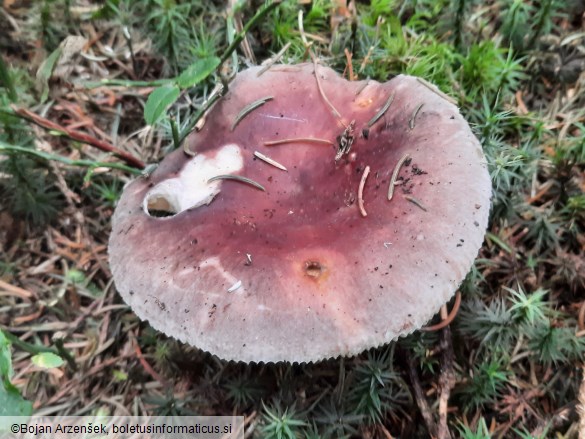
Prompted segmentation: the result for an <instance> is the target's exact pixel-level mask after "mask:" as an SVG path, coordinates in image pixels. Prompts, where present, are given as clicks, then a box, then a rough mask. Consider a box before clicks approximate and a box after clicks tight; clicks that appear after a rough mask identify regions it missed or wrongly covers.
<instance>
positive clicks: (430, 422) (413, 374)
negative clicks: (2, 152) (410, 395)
mask: <svg viewBox="0 0 585 439" xmlns="http://www.w3.org/2000/svg"><path fill="white" fill-rule="evenodd" d="M405 357H406V358H407V359H408V360H407V361H408V376H409V377H410V382H411V383H412V388H413V390H414V399H415V400H416V405H418V408H419V410H420V413H421V415H422V417H423V420H424V421H425V425H426V426H427V430H428V432H429V436H431V437H437V424H436V423H435V420H434V419H433V414H432V412H431V408H430V406H429V403H428V401H427V399H426V397H425V394H424V392H423V389H422V386H421V384H420V379H419V377H418V372H417V371H416V363H415V357H414V355H406V356H405Z"/></svg>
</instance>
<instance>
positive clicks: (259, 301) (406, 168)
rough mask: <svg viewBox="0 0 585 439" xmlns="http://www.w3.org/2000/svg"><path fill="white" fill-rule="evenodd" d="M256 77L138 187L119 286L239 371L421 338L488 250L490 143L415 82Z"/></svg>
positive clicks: (233, 90) (114, 264)
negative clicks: (485, 148) (418, 333)
mask: <svg viewBox="0 0 585 439" xmlns="http://www.w3.org/2000/svg"><path fill="white" fill-rule="evenodd" d="M315 69H317V76H315ZM259 70H260V68H250V69H248V70H246V71H244V72H242V73H240V74H239V75H238V76H237V77H236V78H235V80H234V81H233V83H232V85H230V90H229V92H228V93H227V94H226V96H225V97H223V98H222V99H221V100H220V101H219V102H218V103H217V104H216V105H215V106H214V107H213V109H212V110H211V111H210V113H209V114H208V116H207V119H206V123H205V125H204V126H203V127H202V129H201V130H200V131H198V132H193V133H192V134H191V135H190V137H189V138H188V139H187V144H186V145H185V148H186V149H187V152H189V154H186V153H185V152H184V151H182V150H177V151H174V152H173V153H171V154H169V155H168V156H167V157H165V159H164V160H163V161H162V162H161V164H160V166H159V167H158V168H157V169H156V170H155V171H154V172H153V173H152V174H151V175H150V176H149V177H143V178H139V179H137V180H135V181H133V182H132V183H130V184H129V185H128V186H127V187H126V188H125V190H124V193H123V194H122V197H121V199H120V202H119V204H118V206H117V208H116V211H115V213H114V216H113V220H112V223H113V231H112V235H111V238H110V244H109V257H110V265H111V268H112V272H113V276H114V280H115V284H116V286H117V289H118V291H119V292H120V294H121V295H122V297H123V298H124V300H125V301H126V302H127V303H128V304H129V305H130V306H131V307H132V309H133V310H134V311H135V312H136V314H137V315H138V316H139V317H140V318H142V319H145V320H148V321H149V322H150V324H151V325H152V326H153V327H155V328H156V329H158V330H160V331H162V332H164V333H165V334H167V335H170V336H173V337H175V338H177V339H179V340H181V341H183V342H186V343H189V344H191V345H194V346H196V347H199V348H201V349H203V350H205V351H209V352H211V353H213V354H215V355H217V356H218V357H220V358H223V359H228V360H239V361H245V362H251V361H253V362H277V361H290V362H310V361H317V360H321V359H325V358H330V357H338V356H340V355H342V356H349V355H354V354H357V353H360V352H361V351H363V350H365V349H368V348H371V347H375V346H379V345H382V344H385V343H388V342H390V341H392V340H395V339H396V338H397V337H399V336H402V335H406V334H409V333H411V332H413V331H414V330H416V329H417V328H420V327H421V326H422V325H423V324H425V322H427V321H428V320H429V319H430V318H431V317H432V316H433V315H434V314H435V313H436V312H437V311H438V310H439V308H440V307H441V306H442V305H443V304H444V303H445V302H446V301H448V300H449V298H450V297H451V296H452V295H453V293H454V292H455V291H456V289H457V288H458V286H459V285H460V283H461V282H462V280H463V279H464V277H465V275H466V274H467V272H468V271H469V269H470V267H471V265H472V263H473V260H474V258H475V257H476V255H477V252H478V249H479V248H480V247H481V244H482V241H483V235H484V232H485V229H486V227H487V220H488V214H489V207H490V196H491V184H490V177H489V175H488V172H487V169H486V160H485V157H484V155H483V152H482V150H481V146H480V144H479V142H478V140H477V139H476V137H475V136H474V135H473V133H472V132H471V130H470V128H469V126H468V124H467V123H466V122H465V120H464V119H463V118H462V116H461V115H460V114H459V111H458V109H457V107H456V106H455V105H454V104H453V103H451V102H449V100H447V99H446V98H445V96H444V95H442V94H441V93H440V92H439V91H438V90H437V89H436V88H435V87H434V86H432V85H430V84H428V83H426V82H424V81H422V80H420V79H418V78H415V77H410V76H402V75H401V76H398V77H396V78H394V79H392V80H391V81H389V82H386V83H383V84H381V83H378V82H376V81H371V80H369V81H367V82H365V81H361V82H348V81H346V80H345V79H343V78H341V77H340V76H339V75H338V74H337V73H335V72H334V71H333V70H331V69H329V68H326V67H321V66H317V65H313V64H300V65H295V66H285V65H277V66H273V67H271V68H270V69H269V70H268V71H266V72H265V73H263V74H261V75H258V73H259ZM333 109H335V110H336V111H333ZM336 112H337V113H338V114H337V115H336ZM255 153H256V154H255ZM257 153H259V154H260V155H258V154H257ZM261 156H262V157H263V158H262V157H261ZM259 157H260V158H259ZM265 159H268V160H265ZM270 161H272V162H273V163H270ZM275 164H277V165H280V166H275ZM282 168H285V169H282ZM389 192H393V194H392V196H391V197H389ZM389 198H391V199H390V200H389ZM161 212H163V213H164V215H163V216H160V215H159V214H160V213H161Z"/></svg>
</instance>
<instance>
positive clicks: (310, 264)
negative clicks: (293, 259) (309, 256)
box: [305, 261, 325, 279]
mask: <svg viewBox="0 0 585 439" xmlns="http://www.w3.org/2000/svg"><path fill="white" fill-rule="evenodd" d="M324 271H325V267H324V266H323V265H321V263H320V262H319V261H306V262H305V273H306V274H307V276H309V277H312V278H313V279H318V278H319V277H320V276H321V275H322V274H323V272H324Z"/></svg>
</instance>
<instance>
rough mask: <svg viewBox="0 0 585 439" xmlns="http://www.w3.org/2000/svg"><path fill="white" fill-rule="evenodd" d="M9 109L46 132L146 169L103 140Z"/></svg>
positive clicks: (33, 115)
mask: <svg viewBox="0 0 585 439" xmlns="http://www.w3.org/2000/svg"><path fill="white" fill-rule="evenodd" d="M11 108H12V110H13V111H14V113H15V114H17V115H18V116H20V117H22V118H23V119H26V120H28V121H29V122H32V123H34V124H36V125H38V126H40V127H42V128H45V129H47V130H53V131H57V132H59V133H61V134H63V135H65V136H67V137H69V138H70V139H72V140H77V141H78V142H82V143H87V144H88V145H91V146H94V147H96V148H98V149H100V150H102V151H105V152H109V153H112V154H114V155H115V156H117V157H118V158H120V159H122V160H123V161H125V162H126V163H127V164H128V165H129V166H131V167H133V168H137V169H144V168H145V167H146V165H145V164H144V162H143V161H142V160H140V159H138V158H137V157H134V156H133V155H132V154H130V153H127V152H126V151H122V150H121V149H118V148H116V147H115V146H114V145H112V144H110V143H108V142H106V141H104V140H100V139H96V138H95V137H93V136H90V135H89V134H86V133H82V132H81V131H77V130H72V129H70V128H67V127H64V126H61V125H59V124H57V123H55V122H52V121H50V120H48V119H45V118H44V117H42V116H39V115H38V114H35V113H33V112H32V111H29V110H27V109H26V108H19V107H16V106H15V105H12V106H11Z"/></svg>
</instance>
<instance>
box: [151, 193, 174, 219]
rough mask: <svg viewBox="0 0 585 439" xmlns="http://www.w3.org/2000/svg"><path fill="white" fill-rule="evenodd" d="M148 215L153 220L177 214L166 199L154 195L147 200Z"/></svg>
mask: <svg viewBox="0 0 585 439" xmlns="http://www.w3.org/2000/svg"><path fill="white" fill-rule="evenodd" d="M146 213H147V214H148V216H151V217H153V218H166V217H169V216H174V215H175V214H176V213H177V212H175V209H173V207H172V206H171V203H169V201H168V200H167V199H166V198H165V197H163V196H161V195H154V196H152V197H150V198H148V199H147V200H146Z"/></svg>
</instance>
